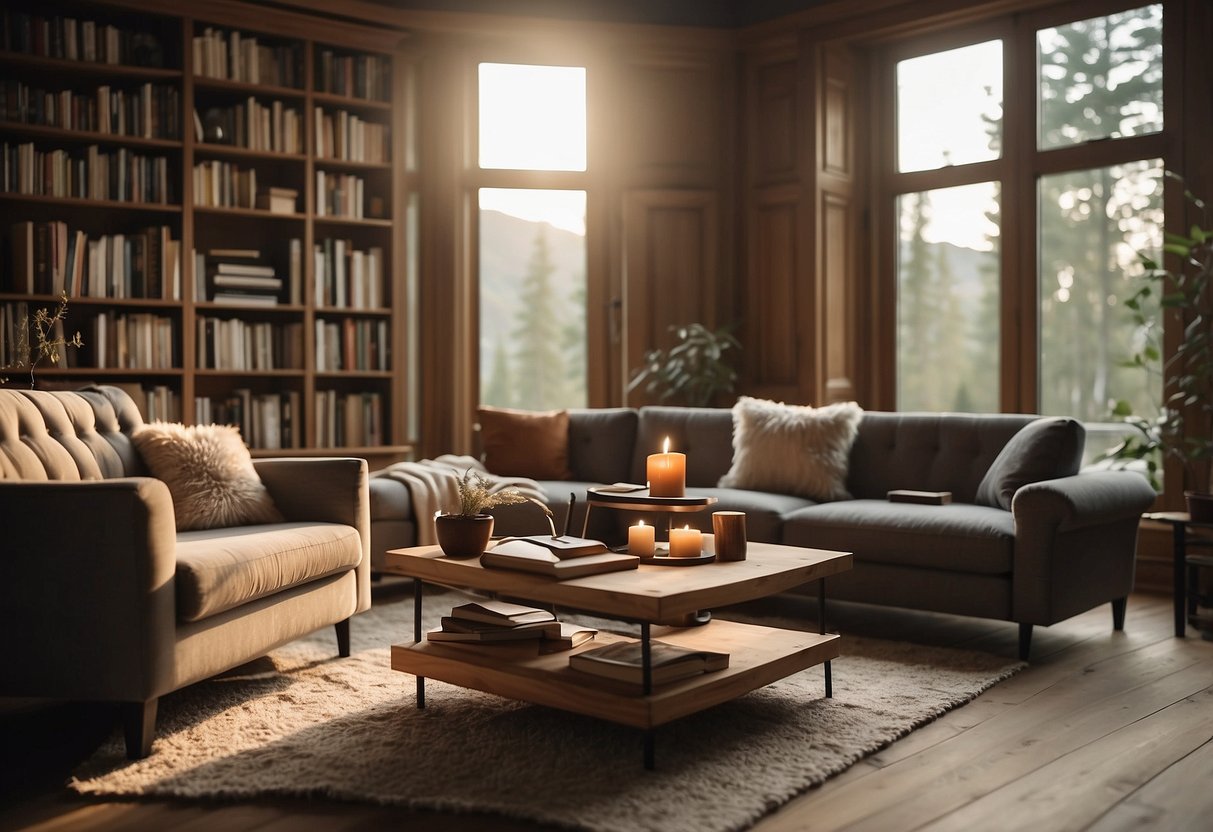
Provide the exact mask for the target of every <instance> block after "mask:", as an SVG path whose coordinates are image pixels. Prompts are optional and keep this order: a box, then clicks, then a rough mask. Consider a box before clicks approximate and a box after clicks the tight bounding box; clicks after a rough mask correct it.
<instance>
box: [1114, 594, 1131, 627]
mask: <svg viewBox="0 0 1213 832" xmlns="http://www.w3.org/2000/svg"><path fill="white" fill-rule="evenodd" d="M1128 605H1129V599H1128V598H1113V599H1112V629H1113V630H1123V629H1124V628H1125V607H1127V606H1128Z"/></svg>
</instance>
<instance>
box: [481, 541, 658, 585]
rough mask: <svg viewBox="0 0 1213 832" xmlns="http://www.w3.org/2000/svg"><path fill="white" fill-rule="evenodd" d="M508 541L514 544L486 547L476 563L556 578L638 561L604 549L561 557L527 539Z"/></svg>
mask: <svg viewBox="0 0 1213 832" xmlns="http://www.w3.org/2000/svg"><path fill="white" fill-rule="evenodd" d="M510 543H511V544H517V545H510V546H508V547H507V548H506V549H501V548H500V547H496V546H495V547H493V548H492V549H489V550H488V551H487V552H485V553H484V554H483V555H481V556H480V564H481V565H482V566H489V567H497V568H501V569H518V570H520V571H523V572H533V573H535V574H537V575H547V576H549V577H552V578H556V579H557V580H564V579H566V578H578V577H581V576H583V575H597V574H599V573H602V572H618V571H620V570H623V569H635V568H636V567H637V566H639V565H640V558H638V557H636V556H634V555H620V554H615V553H614V552H610V551H607V552H603V553H601V554H596V555H581V556H579V557H565V558H562V557H559V556H558V555H556V554H555V553H553V552H551V551H550V550H548V549H546V548H544V547H543V546H539V545H537V544H535V543H533V542H531V541H524V540H515V541H511V542H510Z"/></svg>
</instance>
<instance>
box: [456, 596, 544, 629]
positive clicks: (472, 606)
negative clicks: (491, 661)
mask: <svg viewBox="0 0 1213 832" xmlns="http://www.w3.org/2000/svg"><path fill="white" fill-rule="evenodd" d="M450 617H451V618H458V619H462V620H464V621H480V622H484V623H486V624H494V625H496V626H498V627H515V626H518V625H520V624H536V623H541V622H545V621H555V620H556V616H554V615H552V613H551V612H550V611H548V610H544V609H540V608H538V607H526V606H523V605H522V604H511V603H508V602H506V601H493V600H485V601H473V602H469V603H466V604H460V605H459V606H457V607H453V608H452V609H451V616H450Z"/></svg>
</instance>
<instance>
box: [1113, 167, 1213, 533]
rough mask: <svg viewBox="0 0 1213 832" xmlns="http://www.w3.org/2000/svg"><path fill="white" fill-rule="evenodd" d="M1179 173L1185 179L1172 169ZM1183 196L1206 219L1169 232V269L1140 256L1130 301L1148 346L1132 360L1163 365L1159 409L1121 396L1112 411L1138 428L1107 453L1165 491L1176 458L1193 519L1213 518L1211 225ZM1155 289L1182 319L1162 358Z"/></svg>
mask: <svg viewBox="0 0 1213 832" xmlns="http://www.w3.org/2000/svg"><path fill="white" fill-rule="evenodd" d="M1168 176H1170V177H1171V178H1173V179H1176V180H1179V181H1180V182H1181V183H1182V180H1181V179H1180V178H1179V177H1177V176H1174V175H1172V174H1168ZM1184 197H1185V199H1186V200H1187V201H1188V202H1189V204H1191V205H1192V206H1193V207H1194V208H1195V209H1196V210H1197V211H1199V212H1200V216H1201V222H1200V223H1197V224H1193V225H1192V227H1191V229H1190V231H1189V232H1188V234H1187V235H1182V234H1167V235H1166V237H1165V240H1164V245H1163V251H1164V252H1165V253H1166V254H1167V255H1170V256H1171V257H1172V258H1173V262H1174V263H1175V264H1176V267H1175V268H1166V267H1165V266H1163V265H1162V264H1160V263H1158V262H1156V261H1155V260H1153V259H1152V258H1149V257H1146V256H1142V258H1141V260H1142V264H1143V265H1144V266H1145V273H1144V275H1143V277H1142V285H1141V286H1140V287H1139V288H1138V290H1137V291H1136V292H1135V293H1134V294H1133V295H1132V296H1131V297H1130V298H1129V299H1128V300H1127V301H1126V302H1125V305H1126V306H1127V307H1128V308H1129V310H1130V312H1131V315H1132V316H1133V320H1134V323H1135V324H1136V325H1137V326H1138V327H1139V328H1140V329H1141V330H1142V331H1143V332H1145V333H1146V338H1145V339H1144V341H1143V344H1142V347H1141V348H1140V349H1139V350H1138V351H1137V352H1136V353H1135V354H1134V355H1133V356H1132V358H1131V359H1130V360H1129V361H1128V362H1127V364H1128V365H1129V366H1133V367H1140V368H1141V369H1142V370H1143V371H1145V372H1161V373H1162V375H1163V381H1164V384H1165V388H1164V390H1165V392H1164V394H1163V398H1162V401H1161V402H1160V403H1159V407H1158V411H1157V413H1155V414H1153V415H1150V416H1145V415H1141V414H1137V413H1134V412H1133V408H1132V407H1131V406H1130V405H1129V403H1128V402H1125V401H1117V402H1116V403H1115V405H1114V407H1113V415H1114V416H1116V417H1119V418H1120V419H1122V420H1123V421H1124V422H1125V423H1126V424H1128V425H1129V426H1130V427H1131V428H1132V432H1131V433H1130V434H1129V436H1128V437H1127V438H1126V439H1125V440H1124V441H1123V442H1121V443H1120V444H1119V445H1117V446H1116V447H1114V448H1112V449H1111V450H1110V451H1108V453H1107V454H1105V457H1106V458H1108V459H1111V460H1112V462H1113V464H1114V465H1117V466H1118V467H1123V466H1125V465H1127V464H1130V463H1134V462H1136V463H1144V464H1145V467H1146V472H1147V476H1148V477H1149V478H1150V483H1151V484H1152V485H1153V486H1154V487H1155V489H1157V490H1161V488H1160V486H1161V481H1160V474H1161V470H1160V468H1161V463H1162V460H1164V459H1166V458H1172V459H1175V460H1177V461H1178V462H1179V463H1180V464H1181V465H1182V466H1183V468H1184V480H1185V485H1186V487H1187V488H1188V490H1187V491H1185V497H1186V498H1187V502H1188V512H1189V514H1190V515H1191V516H1192V518H1193V519H1194V520H1196V519H1204V520H1205V521H1213V495H1211V494H1210V491H1211V490H1213V488H1211V486H1210V461H1211V460H1213V287H1211V286H1210V282H1211V281H1213V227H1210V224H1209V221H1208V215H1207V212H1206V208H1205V203H1204V202H1203V201H1201V200H1200V199H1198V198H1197V197H1195V196H1194V195H1192V193H1191V192H1189V191H1188V190H1186V189H1185V190H1184ZM1155 293H1157V296H1158V303H1159V306H1160V307H1161V308H1162V309H1163V310H1167V309H1170V310H1174V311H1175V312H1176V313H1178V315H1179V316H1180V319H1181V321H1182V324H1183V330H1182V334H1181V337H1180V340H1179V343H1178V344H1177V345H1176V347H1175V351H1174V353H1173V354H1172V355H1171V356H1170V357H1169V358H1167V359H1166V360H1165V361H1163V358H1162V356H1163V350H1162V347H1161V344H1160V339H1161V332H1162V327H1161V326H1160V325H1159V322H1158V321H1155V320H1154V319H1153V318H1152V316H1151V315H1148V314H1147V313H1146V312H1145V311H1144V307H1145V306H1146V303H1145V301H1146V300H1147V299H1148V298H1151V297H1152V296H1154V295H1155Z"/></svg>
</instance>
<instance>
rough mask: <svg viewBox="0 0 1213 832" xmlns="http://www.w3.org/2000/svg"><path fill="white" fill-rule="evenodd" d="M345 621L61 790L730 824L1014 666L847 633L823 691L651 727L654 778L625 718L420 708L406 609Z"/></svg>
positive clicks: (798, 679)
mask: <svg viewBox="0 0 1213 832" xmlns="http://www.w3.org/2000/svg"><path fill="white" fill-rule="evenodd" d="M447 600H448V599H446V598H440V597H438V596H434V597H430V596H427V599H426V611H427V612H432V613H433V615H434V616H437V615H439V614H440V613H441V612H442V611H443V610H444V609H447V610H449V608H450V604H453V603H461V602H462V601H463V600H465V599H464V598H463V597H461V596H458V595H455V594H453V593H450V594H449V602H450V603H447ZM427 617H428V616H427ZM759 620H761V619H759ZM763 623H773V624H776V625H778V622H773V621H771V620H766V621H764V622H763ZM436 624H437V622H436V621H435V622H434V625H435V626H436ZM352 629H353V649H354V654H353V655H352V656H351V657H350V658H347V659H339V658H337V657H336V642H335V639H334V637H333V634H332V630H331V628H330V629H326V630H323V631H321V632H319V633H316V634H314V635H313V636H311V637H309V638H307V639H302V640H300V641H297V642H295V643H293V644H290V645H288V646H286V647H283V648H280V649H278V650H276V651H274V652H273V653H272V654H271V655H270V656H269V657H267V658H265V659H262V660H259V661H257V662H254V663H252V664H250V665H246V666H245V667H243V668H240V669H239V670H238V671H234V672H232V673H230V674H227V675H225V676H223V677H220V678H216V679H213V680H210V681H207V682H203V683H200V684H197V685H193V686H191V687H189V688H187V689H185V690H183V691H179V692H177V693H175V694H172V695H170V696H167V697H165V698H164V699H162V700H161V703H160V714H159V720H158V726H157V729H158V730H157V740H156V744H155V747H154V749H153V754H152V756H151V757H149V758H148V759H145V760H140V761H135V762H131V761H128V760H126V759H125V758H124V755H123V746H122V744H121V741H120V737H119V736H118V735H117V734H115V736H114V737H113V738H112V739H111V740H110V741H109V742H108V743H107V744H105V745H103V746H102V747H101V748H100V749H99V750H98V751H97V752H96V753H95V754H94V755H93V756H92V757H91V758H90V759H89V760H88V761H86V762H85V763H84V764H83V765H82V766H81V768H80V769H79V770H78V771H77V772H76V774H75V777H74V778H73V779H72V781H71V783H70V785H71V787H72V788H74V789H75V790H76V791H78V792H80V793H83V794H88V795H97V796H111V797H119V796H121V797H133V796H144V797H158V798H164V797H180V798H191V799H199V798H202V799H218V800H240V799H248V798H254V797H270V796H276V797H281V796H300V797H304V796H323V797H328V798H333V799H337V800H347V801H363V802H371V803H383V804H399V805H403V806H408V807H412V808H417V809H438V810H449V811H455V812H458V811H484V812H492V813H499V814H502V815H506V816H509V817H514V818H521V819H524V820H533V821H540V822H545V823H550V824H555V825H559V826H564V827H568V828H574V829H587V830H602V832H614V831H615V830H618V831H619V832H625V830H626V832H635V830H661V832H666V831H667V830H668V832H681V831H682V830H686V831H687V832H692V831H693V832H714V831H715V830H721V831H723V830H734V829H742V828H745V827H747V826H749V825H751V824H753V823H754V822H755V821H757V820H758V819H759V818H760V817H762V816H763V815H765V814H767V813H769V812H771V811H773V810H775V809H776V808H778V807H779V806H781V805H783V804H784V803H786V802H787V801H788V800H790V799H791V798H793V797H794V796H796V795H797V794H799V793H801V792H803V791H805V790H807V789H809V788H811V787H812V786H814V785H817V784H819V783H821V782H822V781H824V780H825V779H826V778H827V777H829V776H831V775H833V774H837V773H838V772H840V771H842V770H844V769H845V768H847V767H848V766H850V765H852V764H853V763H855V762H856V761H857V760H859V759H861V758H862V757H864V756H866V755H868V754H871V753H873V752H875V751H877V750H878V749H880V748H882V747H884V746H886V745H888V744H889V743H891V742H893V741H894V740H896V739H897V738H898V737H901V736H904V735H905V734H908V733H909V732H910V731H912V730H913V729H914V728H915V727H917V726H919V725H922V724H924V723H926V722H929V721H930V720H932V719H934V718H935V717H937V716H938V715H940V714H942V713H944V712H946V711H948V710H950V709H952V708H955V707H958V706H959V705H962V704H964V703H965V702H968V701H969V700H971V699H972V698H973V697H975V696H977V694H979V693H980V692H981V691H983V690H985V689H987V688H989V687H991V686H992V685H994V684H996V683H997V682H998V681H1000V680H1002V679H1005V678H1006V677H1008V676H1010V675H1011V674H1012V673H1014V672H1015V671H1016V670H1018V669H1019V668H1020V667H1022V666H1023V665H1022V664H1021V663H1018V662H1012V661H1009V660H1007V659H1004V658H1000V657H996V656H991V655H988V654H984V653H975V652H964V651H957V650H949V649H943V648H932V647H922V646H914V645H909V644H905V643H900V642H890V641H879V640H875V639H866V638H865V639H861V638H848V637H846V636H845V635H844V645H843V656H842V657H841V658H839V659H837V660H836V661H834V663H833V675H834V698H833V699H832V700H827V699H824V698H823V694H824V683H823V678H822V672H821V668H812V669H809V670H806V671H804V672H802V673H798V674H796V675H794V676H792V677H789V678H788V679H785V680H782V681H780V682H777V683H775V684H773V685H769V686H768V687H766V688H763V689H761V690H759V691H755V692H753V693H750V694H748V695H746V696H743V697H741V698H740V699H738V700H736V701H734V702H731V703H728V704H725V705H721V706H718V707H716V708H712V709H710V710H708V711H704V712H702V713H700V714H697V715H693V716H690V717H687V718H685V719H682V720H680V721H677V722H674V723H672V724H669V725H666V726H663V727H662V728H661V729H659V730H658V732H657V743H656V749H657V770H656V771H646V770H645V769H644V767H643V765H642V759H641V744H642V739H641V733H640V732H639V731H636V730H633V729H630V728H624V727H619V726H615V725H612V724H610V723H606V722H600V721H597V720H594V719H589V718H586V717H581V716H576V715H573V714H568V713H564V712H562V711H557V710H553V709H550V708H543V707H538V706H532V705H526V704H522V703H518V702H513V701H509V700H505V699H501V698H499V697H495V696H490V695H487V694H482V693H478V692H476V691H470V690H464V689H462V688H457V687H454V686H451V685H446V684H443V683H441V682H436V681H433V680H430V681H428V682H427V688H426V694H427V695H426V708H425V709H424V710H421V711H419V710H417V709H416V707H415V700H414V687H415V685H414V681H413V677H412V676H408V675H405V674H403V673H399V672H397V671H393V670H391V669H390V666H389V658H388V645H389V644H391V643H392V642H393V641H395V642H400V641H405V640H408V639H409V638H410V637H411V631H412V603H411V601H407V600H406V601H402V602H396V603H387V604H376V606H375V607H374V608H373V609H372V610H371V611H370V612H369V613H367V614H365V615H362V616H359V617H358V618H356V619H355V620H354V622H353V628H352Z"/></svg>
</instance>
